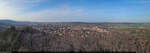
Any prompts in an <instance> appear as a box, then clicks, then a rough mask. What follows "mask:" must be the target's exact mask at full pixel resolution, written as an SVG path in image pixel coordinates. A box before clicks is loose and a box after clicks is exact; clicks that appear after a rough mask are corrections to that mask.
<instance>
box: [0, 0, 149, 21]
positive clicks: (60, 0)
mask: <svg viewBox="0 0 150 53" xmlns="http://www.w3.org/2000/svg"><path fill="white" fill-rule="evenodd" d="M0 19H1V20H3V19H9V20H16V21H32V22H150V0H0Z"/></svg>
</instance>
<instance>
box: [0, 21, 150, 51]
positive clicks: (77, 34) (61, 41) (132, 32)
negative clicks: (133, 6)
mask: <svg viewBox="0 0 150 53" xmlns="http://www.w3.org/2000/svg"><path fill="white" fill-rule="evenodd" d="M0 22H1V24H0V51H4V52H6V51H18V52H27V51H32V52H34V51H45V52H48V51H51V52H63V51H67V52H92V51H94V52H115V51H118V52H119V51H120V52H122V51H124V52H138V53H146V52H147V53H149V52H150V39H149V38H150V33H149V32H150V24H148V23H145V24H144V23H142V24H141V23H84V22H65V23H63V22H53V23H36V22H35V23H31V22H16V21H11V20H1V21H0ZM20 23H21V24H20ZM22 24H23V25H22Z"/></svg>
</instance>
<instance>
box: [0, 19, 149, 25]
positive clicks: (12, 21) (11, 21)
mask: <svg viewBox="0 0 150 53" xmlns="http://www.w3.org/2000/svg"><path fill="white" fill-rule="evenodd" d="M0 24H10V25H24V24H150V23H148V22H141V23H140V22H139V23H135V22H28V21H14V20H0Z"/></svg>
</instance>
